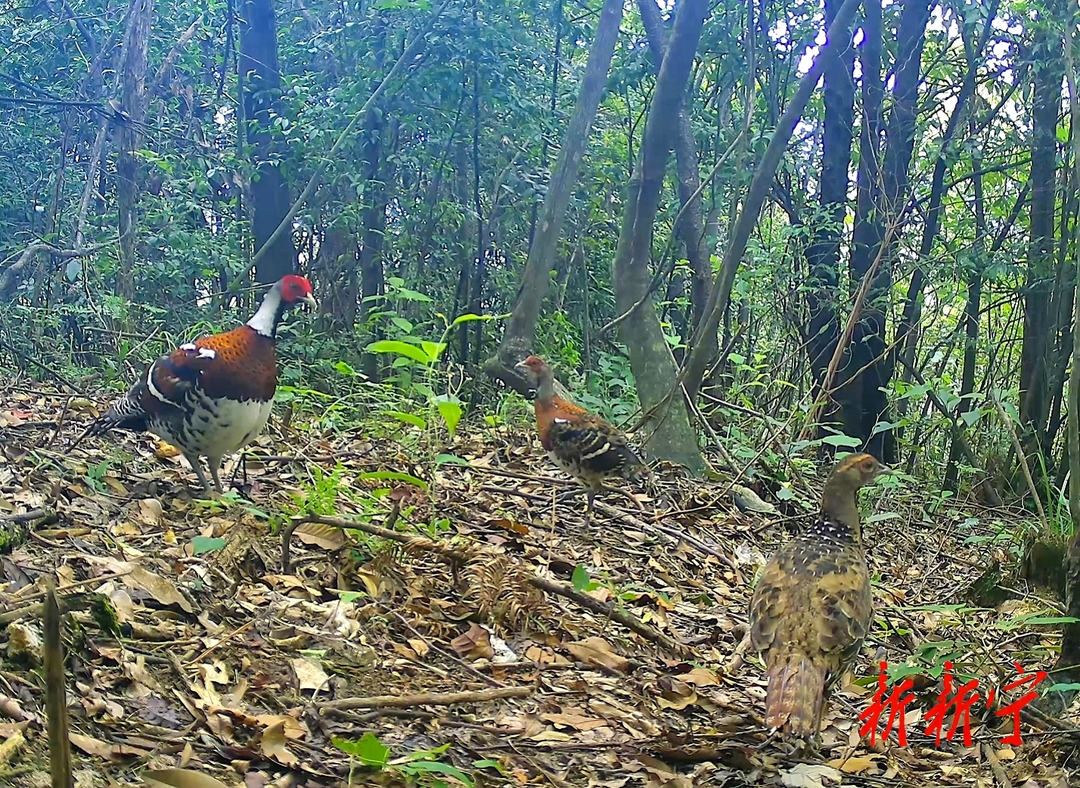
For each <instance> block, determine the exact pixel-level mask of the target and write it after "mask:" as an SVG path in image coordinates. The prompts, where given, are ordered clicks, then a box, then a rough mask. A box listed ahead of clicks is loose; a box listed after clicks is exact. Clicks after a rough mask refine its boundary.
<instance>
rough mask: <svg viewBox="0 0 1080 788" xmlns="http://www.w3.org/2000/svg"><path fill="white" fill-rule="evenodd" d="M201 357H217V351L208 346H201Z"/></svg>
mask: <svg viewBox="0 0 1080 788" xmlns="http://www.w3.org/2000/svg"><path fill="white" fill-rule="evenodd" d="M199 358H217V351H216V350H212V349H211V348H208V347H201V348H199Z"/></svg>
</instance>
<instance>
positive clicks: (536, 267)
mask: <svg viewBox="0 0 1080 788" xmlns="http://www.w3.org/2000/svg"><path fill="white" fill-rule="evenodd" d="M622 13H623V4H622V2H621V0H605V2H604V7H603V10H602V11H601V12H600V23H599V24H598V25H597V28H596V38H595V40H594V41H593V47H592V50H591V51H590V52H589V60H588V63H587V64H586V66H585V73H584V75H583V77H582V80H581V91H580V93H579V94H578V100H577V106H575V107H574V114H573V115H572V116H571V118H570V123H569V125H568V126H567V129H566V137H565V138H564V139H563V145H562V148H561V149H560V151H559V157H558V159H557V160H556V162H555V168H554V169H553V170H552V171H551V182H550V183H549V184H548V190H547V194H546V195H545V196H544V205H543V207H542V208H541V211H540V221H539V225H538V227H537V231H536V235H535V237H534V238H533V242H532V245H531V246H530V247H529V259H528V261H527V262H526V264H525V272H524V274H522V278H521V289H520V290H519V291H518V297H517V301H516V303H515V304H514V312H513V314H512V315H511V316H510V321H509V322H508V323H507V325H506V330H505V331H504V332H503V337H502V342H501V344H500V345H499V350H498V352H497V353H496V355H495V356H494V357H493V358H491V359H488V361H487V362H486V363H485V364H484V369H485V370H486V371H487V373H488V374H489V375H491V376H492V377H495V378H497V379H499V380H501V381H502V382H503V383H505V384H506V385H507V386H509V387H510V388H512V389H514V390H516V391H518V392H520V393H522V394H524V393H527V392H528V390H529V387H528V384H527V383H526V382H525V380H524V378H522V377H521V376H520V375H518V374H517V372H515V371H514V364H516V363H517V362H518V361H520V360H521V359H523V358H525V357H526V356H528V355H529V353H530V349H531V348H532V344H533V340H534V338H535V336H536V323H537V321H538V320H539V318H540V309H541V307H542V306H543V302H544V299H545V298H546V297H547V291H548V284H549V280H550V278H551V269H552V264H551V261H552V259H553V258H554V257H555V253H556V247H557V246H558V242H559V236H560V234H561V233H562V225H563V219H564V218H565V216H566V207H567V204H568V203H569V200H570V190H571V188H573V185H574V182H575V181H576V180H577V176H578V171H579V169H580V167H581V158H582V156H584V154H585V145H586V143H587V142H588V139H589V130H590V128H591V127H592V122H593V119H594V118H595V117H596V110H597V108H598V107H599V106H600V99H601V97H602V96H603V94H604V84H605V83H606V82H607V74H608V68H609V67H610V66H611V57H612V54H613V53H614V52H615V41H616V40H617V39H618V36H619V23H620V22H621V21H622Z"/></svg>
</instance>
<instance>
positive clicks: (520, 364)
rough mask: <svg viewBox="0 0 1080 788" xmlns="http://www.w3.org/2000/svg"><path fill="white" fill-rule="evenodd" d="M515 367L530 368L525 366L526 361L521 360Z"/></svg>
mask: <svg viewBox="0 0 1080 788" xmlns="http://www.w3.org/2000/svg"><path fill="white" fill-rule="evenodd" d="M514 369H528V367H527V366H525V362H524V361H519V362H518V363H516V364H514Z"/></svg>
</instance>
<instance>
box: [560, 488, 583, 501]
mask: <svg viewBox="0 0 1080 788" xmlns="http://www.w3.org/2000/svg"><path fill="white" fill-rule="evenodd" d="M583 492H585V490H583V489H581V488H580V487H574V488H573V489H570V490H564V491H563V492H561V493H559V494H558V495H556V496H555V500H556V501H558V502H559V503H564V502H566V501H569V500H570V499H571V498H576V497H578V496H579V495H581V494H582V493H583Z"/></svg>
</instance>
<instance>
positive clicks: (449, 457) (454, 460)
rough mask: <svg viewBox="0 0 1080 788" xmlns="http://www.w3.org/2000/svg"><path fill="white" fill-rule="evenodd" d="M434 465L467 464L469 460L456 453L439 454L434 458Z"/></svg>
mask: <svg viewBox="0 0 1080 788" xmlns="http://www.w3.org/2000/svg"><path fill="white" fill-rule="evenodd" d="M435 464H436V465H466V466H467V465H468V464H469V461H468V460H466V459H463V458H461V457H458V456H457V455H456V454H440V455H439V456H438V457H436V458H435Z"/></svg>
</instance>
